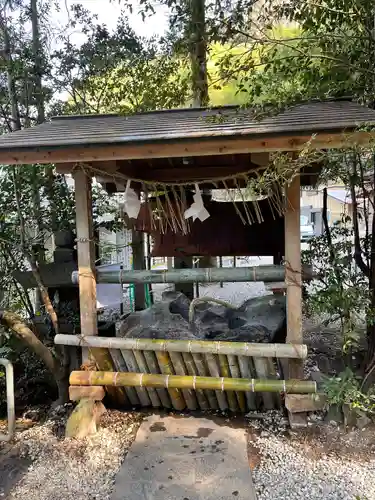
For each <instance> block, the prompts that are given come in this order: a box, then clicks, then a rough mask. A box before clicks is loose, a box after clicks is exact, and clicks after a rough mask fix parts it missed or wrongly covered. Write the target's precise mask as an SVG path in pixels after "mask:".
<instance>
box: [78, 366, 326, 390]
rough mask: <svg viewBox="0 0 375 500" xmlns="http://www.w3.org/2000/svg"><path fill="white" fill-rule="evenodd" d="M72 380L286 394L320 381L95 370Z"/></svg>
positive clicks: (116, 385)
mask: <svg viewBox="0 0 375 500" xmlns="http://www.w3.org/2000/svg"><path fill="white" fill-rule="evenodd" d="M69 382H70V384H71V385H105V386H112V387H113V386H115V387H123V386H124V387H138V388H142V387H154V388H156V387H158V388H167V389H168V390H170V389H175V390H180V389H205V390H210V389H211V390H221V391H239V392H282V393H285V394H286V393H292V394H311V393H315V392H316V390H317V388H316V382H314V381H312V380H262V379H243V378H228V377H199V376H193V377H192V376H191V375H185V376H180V375H154V374H145V373H124V372H95V371H91V372H90V371H74V372H72V373H71V375H70V378H69Z"/></svg>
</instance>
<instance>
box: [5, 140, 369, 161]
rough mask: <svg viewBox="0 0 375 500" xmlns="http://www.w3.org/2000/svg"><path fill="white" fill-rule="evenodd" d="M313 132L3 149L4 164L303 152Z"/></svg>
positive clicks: (328, 145)
mask: <svg viewBox="0 0 375 500" xmlns="http://www.w3.org/2000/svg"><path fill="white" fill-rule="evenodd" d="M373 137H374V134H373V133H371V132H353V133H350V134H347V135H344V134H343V133H342V132H337V133H330V134H327V133H321V134H319V133H318V134H317V135H316V136H315V138H314V140H313V141H312V148H315V149H335V148H342V147H349V146H350V145H353V144H362V145H368V144H369V143H370V142H371V141H372V140H373ZM308 141H311V134H307V133H306V134H301V135H289V136H277V137H267V136H265V137H256V138H251V137H240V138H238V137H225V136H218V137H215V138H210V139H206V138H199V139H191V140H189V141H187V140H184V141H182V140H179V141H177V142H171V141H163V142H158V143H153V144H119V145H114V144H108V145H105V146H88V145H82V146H61V147H55V148H50V147H43V148H35V149H34V150H32V151H28V150H25V148H22V149H21V148H20V149H18V150H14V151H12V150H10V149H9V148H7V149H2V150H0V163H2V164H8V165H17V164H27V163H67V162H90V161H102V160H118V159H137V158H138V159H142V158H143V159H146V158H173V157H189V156H212V155H226V154H240V153H258V152H272V151H299V150H301V149H303V148H304V147H305V145H306V143H307V142H308Z"/></svg>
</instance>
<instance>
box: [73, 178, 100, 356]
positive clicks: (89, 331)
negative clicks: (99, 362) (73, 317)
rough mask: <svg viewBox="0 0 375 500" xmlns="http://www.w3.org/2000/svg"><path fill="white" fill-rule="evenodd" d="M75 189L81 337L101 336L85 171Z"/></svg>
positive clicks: (85, 352) (89, 187) (89, 185)
mask: <svg viewBox="0 0 375 500" xmlns="http://www.w3.org/2000/svg"><path fill="white" fill-rule="evenodd" d="M74 188H75V198H76V224H77V255H78V275H79V304H80V315H81V334H82V335H84V336H86V335H97V334H98V324H97V313H96V270H95V246H94V229H93V220H92V181H91V177H89V176H88V175H87V173H86V172H84V171H83V170H81V169H80V170H76V171H75V172H74ZM82 359H83V361H84V362H85V361H87V359H88V350H87V349H83V350H82Z"/></svg>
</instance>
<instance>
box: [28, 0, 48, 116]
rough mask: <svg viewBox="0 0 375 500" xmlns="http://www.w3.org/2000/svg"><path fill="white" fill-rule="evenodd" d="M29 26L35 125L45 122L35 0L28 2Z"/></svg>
mask: <svg viewBox="0 0 375 500" xmlns="http://www.w3.org/2000/svg"><path fill="white" fill-rule="evenodd" d="M30 14H31V26H32V36H33V43H32V47H33V58H34V88H35V93H34V97H35V99H36V109H37V113H38V115H37V123H43V122H44V121H45V110H44V95H43V85H42V75H43V49H42V46H41V43H40V33H39V19H38V5H37V0H31V1H30Z"/></svg>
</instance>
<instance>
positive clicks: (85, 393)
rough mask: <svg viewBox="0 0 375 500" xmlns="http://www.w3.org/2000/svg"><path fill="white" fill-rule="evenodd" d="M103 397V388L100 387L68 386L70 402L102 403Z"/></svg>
mask: <svg viewBox="0 0 375 500" xmlns="http://www.w3.org/2000/svg"><path fill="white" fill-rule="evenodd" d="M104 396H105V390H104V387H102V386H101V385H86V386H85V385H71V386H69V399H70V401H80V400H81V399H92V400H94V401H102V399H104Z"/></svg>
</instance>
